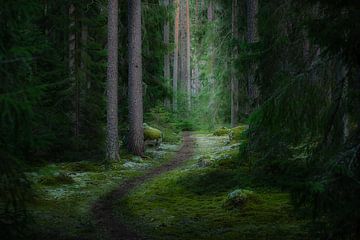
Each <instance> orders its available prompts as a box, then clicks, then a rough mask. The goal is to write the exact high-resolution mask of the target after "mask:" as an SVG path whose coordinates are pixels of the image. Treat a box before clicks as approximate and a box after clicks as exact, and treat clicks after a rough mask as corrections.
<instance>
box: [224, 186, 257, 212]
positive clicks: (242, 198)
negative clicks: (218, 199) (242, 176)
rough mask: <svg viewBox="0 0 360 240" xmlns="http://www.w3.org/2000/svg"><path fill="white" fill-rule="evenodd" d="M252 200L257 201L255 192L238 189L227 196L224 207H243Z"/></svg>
mask: <svg viewBox="0 0 360 240" xmlns="http://www.w3.org/2000/svg"><path fill="white" fill-rule="evenodd" d="M251 199H255V193H254V192H253V191H251V190H247V189H236V190H234V191H232V192H230V193H229V194H228V195H227V197H226V199H225V201H224V207H226V208H235V207H243V206H244V205H245V204H246V203H247V202H248V201H250V200H251Z"/></svg>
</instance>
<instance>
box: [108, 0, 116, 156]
mask: <svg viewBox="0 0 360 240" xmlns="http://www.w3.org/2000/svg"><path fill="white" fill-rule="evenodd" d="M108 14H109V16H108V66H107V82H106V93H107V139H106V158H107V159H108V160H118V159H119V136H118V44H119V43H118V41H119V40H118V0H109V6H108Z"/></svg>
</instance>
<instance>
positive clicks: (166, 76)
mask: <svg viewBox="0 0 360 240" xmlns="http://www.w3.org/2000/svg"><path fill="white" fill-rule="evenodd" d="M163 4H164V7H165V8H166V9H167V8H168V6H169V0H164V1H163ZM169 31H170V26H169V20H168V19H166V20H165V22H164V45H165V48H166V53H165V55H164V81H165V86H166V88H168V87H169V81H170V55H169V52H168V50H169V49H168V48H169V42H170V40H169V39H170V37H169ZM164 105H165V107H167V108H169V107H170V99H169V98H168V97H166V98H165V100H164Z"/></svg>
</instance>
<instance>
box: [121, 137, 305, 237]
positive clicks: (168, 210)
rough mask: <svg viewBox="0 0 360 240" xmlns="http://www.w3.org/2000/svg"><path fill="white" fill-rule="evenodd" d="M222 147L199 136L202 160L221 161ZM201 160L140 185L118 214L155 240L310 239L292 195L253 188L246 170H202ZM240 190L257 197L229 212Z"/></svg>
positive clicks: (213, 139)
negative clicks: (226, 203) (231, 198)
mask: <svg viewBox="0 0 360 240" xmlns="http://www.w3.org/2000/svg"><path fill="white" fill-rule="evenodd" d="M223 144H224V143H223V138H220V137H207V136H204V135H197V145H198V149H197V155H215V156H216V154H220V152H219V149H221V146H223ZM231 155H232V154H230V157H231ZM197 161H198V160H197V159H196V157H195V158H194V159H193V160H190V161H188V162H187V164H186V165H185V166H183V167H182V168H180V169H177V170H174V171H172V172H168V173H166V174H163V175H161V176H159V177H156V178H155V179H154V180H152V181H151V182H148V183H145V184H143V185H141V186H140V187H139V188H138V189H136V190H134V191H133V192H131V194H130V195H129V196H128V197H127V198H126V199H123V200H121V201H119V202H118V204H117V206H116V212H117V214H119V215H121V218H124V217H125V218H126V219H125V221H126V222H128V224H129V227H130V226H131V227H132V228H134V229H136V230H137V232H140V233H142V234H143V235H144V236H146V237H147V238H150V239H166V240H180V239H181V240H193V239H197V240H202V239H204V240H205V239H206V240H220V239H224V240H225V239H226V240H238V239H240V240H258V239H277V240H278V239H279V240H281V239H284V240H285V239H286V240H297V239H299V240H300V239H301V240H302V239H307V236H306V234H305V233H304V232H303V231H302V225H303V224H305V222H303V221H301V220H299V219H296V218H295V217H294V216H292V215H291V207H290V204H289V195H288V194H287V193H282V192H279V191H277V190H271V189H264V188H260V187H257V186H256V185H253V184H252V181H251V178H250V177H249V175H248V174H247V171H246V169H243V168H237V167H235V166H234V165H230V166H228V165H225V166H221V165H217V166H210V167H206V168H199V167H198V166H197ZM237 188H241V189H249V188H251V189H254V191H255V192H256V193H254V195H252V194H250V192H246V193H247V194H246V195H247V202H246V204H245V205H243V206H242V207H241V208H230V209H229V208H224V199H226V198H227V197H228V193H229V192H230V191H232V190H233V189H237Z"/></svg>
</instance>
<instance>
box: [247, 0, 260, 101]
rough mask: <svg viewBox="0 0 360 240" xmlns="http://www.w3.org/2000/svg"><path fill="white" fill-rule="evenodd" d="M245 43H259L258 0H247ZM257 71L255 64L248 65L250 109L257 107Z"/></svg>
mask: <svg viewBox="0 0 360 240" xmlns="http://www.w3.org/2000/svg"><path fill="white" fill-rule="evenodd" d="M246 5H247V41H248V43H249V44H254V43H257V42H258V41H259V34H258V19H257V14H258V0H247V2H246ZM256 70H257V63H256V61H253V62H251V63H250V66H249V70H248V94H249V98H250V105H251V106H250V108H253V107H255V105H257V100H258V97H259V96H258V95H259V93H258V88H257V86H256V84H255V73H256Z"/></svg>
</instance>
